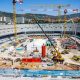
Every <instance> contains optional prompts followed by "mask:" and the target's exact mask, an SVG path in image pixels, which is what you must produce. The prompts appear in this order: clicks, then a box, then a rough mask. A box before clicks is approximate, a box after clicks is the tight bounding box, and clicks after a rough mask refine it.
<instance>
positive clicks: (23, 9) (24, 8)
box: [0, 0, 80, 16]
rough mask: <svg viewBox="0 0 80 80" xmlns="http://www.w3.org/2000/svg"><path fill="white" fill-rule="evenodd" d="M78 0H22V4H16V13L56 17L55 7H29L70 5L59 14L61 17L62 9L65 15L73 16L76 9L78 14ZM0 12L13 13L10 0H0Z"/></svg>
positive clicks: (79, 7) (79, 6) (79, 5)
mask: <svg viewBox="0 0 80 80" xmlns="http://www.w3.org/2000/svg"><path fill="white" fill-rule="evenodd" d="M79 2H80V0H77V1H76V0H64V1H63V0H55V1H54V0H30V1H29V0H23V4H19V3H16V12H17V13H20V14H24V13H36V14H48V15H56V16H57V15H58V11H57V10H58V9H57V7H53V8H50V7H47V8H46V7H43V8H42V7H39V8H38V7H37V8H36V7H34V8H33V7H31V6H33V5H38V4H40V5H44V4H45V5H58V4H61V5H64V6H65V5H67V4H70V7H64V8H62V9H61V14H62V15H63V12H64V9H67V10H68V13H67V14H73V13H74V12H73V11H72V10H73V9H78V13H79V12H80V10H79V9H80V4H79ZM0 11H4V12H13V6H12V0H1V1H0Z"/></svg>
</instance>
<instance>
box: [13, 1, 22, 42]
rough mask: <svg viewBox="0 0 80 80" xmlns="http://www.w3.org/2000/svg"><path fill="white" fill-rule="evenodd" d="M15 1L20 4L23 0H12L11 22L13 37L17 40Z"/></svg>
mask: <svg viewBox="0 0 80 80" xmlns="http://www.w3.org/2000/svg"><path fill="white" fill-rule="evenodd" d="M16 2H19V3H20V4H21V3H23V0H13V1H12V4H13V24H14V37H15V41H16V40H17V27H16Z"/></svg>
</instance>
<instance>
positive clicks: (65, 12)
mask: <svg viewBox="0 0 80 80" xmlns="http://www.w3.org/2000/svg"><path fill="white" fill-rule="evenodd" d="M67 12H68V11H67V9H65V10H64V23H65V22H66V21H67V17H66V14H67ZM66 28H67V26H66V24H65V25H64V33H63V37H64V38H66V37H67V34H66Z"/></svg>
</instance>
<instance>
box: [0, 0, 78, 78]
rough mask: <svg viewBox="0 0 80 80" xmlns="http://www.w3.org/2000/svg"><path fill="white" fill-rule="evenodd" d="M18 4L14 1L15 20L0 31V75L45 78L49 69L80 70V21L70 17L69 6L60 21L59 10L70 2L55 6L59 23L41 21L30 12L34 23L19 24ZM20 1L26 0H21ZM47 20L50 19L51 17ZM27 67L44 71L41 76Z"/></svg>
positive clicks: (0, 26)
mask: <svg viewBox="0 0 80 80" xmlns="http://www.w3.org/2000/svg"><path fill="white" fill-rule="evenodd" d="M16 3H17V1H16V0H12V5H13V13H12V14H13V23H12V24H3V23H2V24H0V30H3V31H1V32H0V35H1V36H0V76H4V77H5V76H24V77H26V76H28V77H29V76H31V75H33V74H34V75H33V76H36V77H40V76H42V77H46V76H48V75H47V74H48V71H54V70H61V71H64V70H65V71H68V70H73V71H74V70H76V71H77V70H80V37H79V35H80V23H75V21H74V20H73V19H72V18H70V19H67V13H68V11H67V9H64V11H63V13H64V18H63V20H61V12H60V10H61V9H62V8H67V7H70V5H68V4H67V5H61V4H59V5H55V6H56V7H57V8H58V10H56V11H57V13H58V17H57V22H58V23H53V22H50V23H39V19H38V18H37V17H36V16H35V15H29V16H30V17H32V19H33V21H34V22H35V23H31V22H30V21H29V23H28V24H17V23H16V15H17V13H16ZM19 3H20V4H22V3H24V2H23V0H19ZM43 7H44V6H43ZM45 19H47V21H50V18H45ZM45 19H44V20H45ZM45 21H46V20H45ZM61 21H63V22H62V23H61ZM76 26H77V27H76ZM2 69H3V71H2ZM15 70H16V71H15ZM27 70H28V71H29V70H32V71H33V70H34V71H36V70H37V71H42V72H38V73H40V74H39V75H38V74H37V73H35V72H34V73H33V72H32V73H33V74H32V73H30V72H26V71H27ZM28 73H30V75H29V74H28ZM44 73H45V74H44ZM15 74H16V75H15ZM42 74H43V75H42ZM50 74H51V73H50ZM53 74H54V73H53ZM53 74H51V75H52V76H55V74H54V75H53ZM62 75H63V74H62ZM63 76H68V74H67V73H66V75H63ZM71 77H72V76H71ZM78 77H80V75H79V76H78Z"/></svg>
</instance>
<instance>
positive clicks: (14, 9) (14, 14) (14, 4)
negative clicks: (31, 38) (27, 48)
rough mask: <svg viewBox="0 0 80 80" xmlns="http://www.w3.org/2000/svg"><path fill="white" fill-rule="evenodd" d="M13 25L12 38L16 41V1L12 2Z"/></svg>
mask: <svg viewBox="0 0 80 80" xmlns="http://www.w3.org/2000/svg"><path fill="white" fill-rule="evenodd" d="M12 3H13V25H14V37H15V41H16V39H17V27H16V0H13V2H12Z"/></svg>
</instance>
